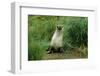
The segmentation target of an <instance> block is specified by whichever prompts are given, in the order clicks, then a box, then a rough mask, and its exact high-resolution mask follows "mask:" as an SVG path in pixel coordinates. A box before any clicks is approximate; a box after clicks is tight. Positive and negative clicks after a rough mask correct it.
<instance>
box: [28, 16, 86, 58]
mask: <svg viewBox="0 0 100 76" xmlns="http://www.w3.org/2000/svg"><path fill="white" fill-rule="evenodd" d="M57 24H61V25H63V26H64V37H63V48H64V51H65V54H64V57H61V56H60V57H61V58H63V59H64V58H87V56H88V45H87V43H88V18H87V17H74V16H39V15H38V16H34V15H29V16H28V60H43V59H50V56H51V57H52V55H50V56H49V58H48V55H47V54H46V49H47V48H48V47H49V44H50V41H51V38H52V36H53V33H54V31H55V28H56V25H57ZM69 53H71V55H70V56H71V57H68V56H69V55H67V54H69ZM76 54H77V55H78V54H79V55H78V56H77V57H75V56H76ZM74 55H75V56H74ZM62 56H63V55H62ZM53 59H60V58H57V56H55V55H53Z"/></svg>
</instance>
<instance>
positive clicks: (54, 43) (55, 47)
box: [48, 25, 63, 53]
mask: <svg viewBox="0 0 100 76" xmlns="http://www.w3.org/2000/svg"><path fill="white" fill-rule="evenodd" d="M62 46H63V26H60V25H58V26H56V30H55V32H54V34H53V37H52V40H51V43H50V47H49V49H48V53H54V52H63V48H62Z"/></svg>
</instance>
